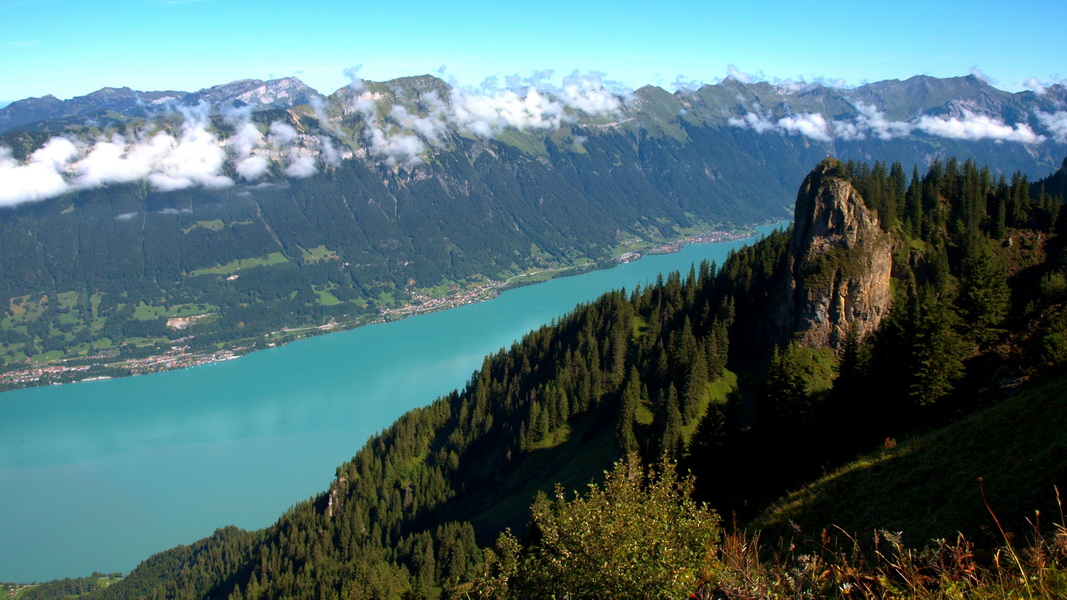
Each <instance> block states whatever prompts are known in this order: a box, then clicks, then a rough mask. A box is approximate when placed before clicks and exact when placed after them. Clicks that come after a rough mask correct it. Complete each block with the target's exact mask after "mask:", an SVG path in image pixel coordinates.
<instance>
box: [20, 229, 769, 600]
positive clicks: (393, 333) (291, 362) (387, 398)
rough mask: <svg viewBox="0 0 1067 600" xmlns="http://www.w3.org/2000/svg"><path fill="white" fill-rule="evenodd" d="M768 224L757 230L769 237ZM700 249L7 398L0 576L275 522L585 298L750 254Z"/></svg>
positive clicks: (51, 574)
mask: <svg viewBox="0 0 1067 600" xmlns="http://www.w3.org/2000/svg"><path fill="white" fill-rule="evenodd" d="M770 230H771V227H764V228H761V229H760V231H761V233H766V232H769V231H770ZM750 241H751V240H745V241H741V242H727V243H721V244H694V245H689V246H685V247H684V248H683V249H682V251H681V252H678V253H676V254H669V255H659V256H646V257H645V258H642V259H641V260H639V261H636V262H633V263H628V264H624V265H620V266H617V267H615V268H613V269H608V270H604V271H594V272H590V273H586V274H583V275H579V276H574V277H565V278H560V279H556V280H553V281H549V282H547V283H541V284H537V285H533V286H528V287H523V288H518V289H514V290H510V291H507V292H505V293H503V294H501V295H500V296H499V297H498V298H495V299H493V300H490V301H488V302H482V303H479V304H471V305H467V306H463V307H460V308H455V309H451V310H448V311H443V312H437V313H431V314H425V315H418V316H415V317H410V318H407V319H404V320H402V321H396V322H392V323H386V324H380V325H371V326H367V327H362V328H359V329H354V330H351V331H345V332H339V333H331V334H328V335H324V336H319V337H315V338H310V339H306V340H302V341H299V342H295V343H292V344H289V345H287V346H283V347H279V348H273V349H270V350H264V351H261V352H256V353H254V354H250V355H247V356H244V357H242V358H240V359H237V360H232V361H228V362H224V363H216V364H212V365H206V366H201V367H194V368H191V369H185V370H181V371H170V372H166V373H158V374H153V375H144V376H139V377H131V378H125V379H113V380H106V381H92V382H82V383H75V384H69V385H62V386H51V387H40V388H31V389H25V390H17V391H13V392H6V393H3V394H0V427H2V434H0V581H18V582H30V581H34V580H36V581H44V580H49V579H55V578H63V577H78V576H86V575H89V574H90V573H91V572H92V571H102V572H111V571H122V572H125V573H128V572H129V571H130V570H131V569H133V568H134V567H136V566H137V564H138V563H139V562H140V561H141V560H143V559H145V558H148V557H149V556H150V555H151V554H153V553H156V552H159V551H162V550H165V549H167V548H170V547H173V546H175V545H178V544H188V543H191V542H193V541H195V540H197V539H199V538H202V537H205V536H208V535H210V534H211V533H212V532H213V531H214V530H215V529H216V528H218V527H223V526H225V525H237V526H238V527H243V528H246V529H255V528H260V527H264V526H267V525H269V524H270V523H272V522H274V520H276V519H277V518H278V517H279V516H280V515H281V513H282V512H284V511H285V510H286V509H287V508H289V507H290V506H292V505H293V504H295V503H297V502H300V501H302V500H305V499H307V498H309V497H311V496H313V495H314V494H316V493H317V492H319V491H322V490H324V489H326V487H327V486H328V485H329V484H330V482H331V480H332V479H333V476H334V470H335V468H336V467H337V465H339V464H341V463H342V462H344V461H346V460H348V459H350V458H351V457H352V456H353V455H354V454H355V453H356V451H358V450H359V449H360V447H362V445H363V443H364V442H365V441H366V440H367V438H368V437H369V436H370V435H373V434H374V433H375V432H377V431H380V430H381V429H383V428H384V427H387V426H388V425H389V424H390V423H392V422H393V420H395V419H396V418H397V417H398V416H400V415H401V414H402V413H404V412H405V411H407V410H409V409H411V408H414V407H417V406H422V405H425V404H428V403H430V402H431V401H433V400H434V399H435V398H437V397H438V396H441V395H443V394H445V393H447V392H449V391H450V390H452V389H456V388H461V387H462V386H463V385H464V384H465V383H466V381H467V380H468V379H469V378H470V376H471V374H472V373H473V372H474V370H475V369H477V368H479V367H480V366H481V363H482V357H483V356H485V355H486V354H489V353H492V352H496V351H497V350H499V349H500V348H501V347H507V346H510V345H511V344H512V342H514V341H515V340H517V339H519V338H520V337H522V335H523V334H525V333H526V332H527V331H529V330H531V329H534V328H536V327H539V326H541V325H542V324H545V323H548V322H550V321H552V319H554V318H558V317H560V316H562V315H564V314H566V313H567V312H569V311H570V310H572V309H573V308H574V307H575V305H576V304H579V303H582V302H588V301H590V300H593V299H594V298H596V297H597V296H599V295H601V294H602V293H604V292H606V291H608V290H612V289H618V288H626V289H627V290H631V289H633V288H634V286H635V285H646V284H650V283H653V282H655V280H656V276H657V275H658V274H660V273H666V272H669V271H675V270H681V271H687V270H688V269H689V266H690V265H691V264H693V263H694V262H697V263H698V262H699V261H701V260H709V261H712V260H713V261H717V262H718V263H719V264H722V262H723V260H724V259H725V258H726V255H727V253H728V252H729V251H730V250H731V249H734V248H738V247H740V246H741V245H743V244H745V243H748V242H750Z"/></svg>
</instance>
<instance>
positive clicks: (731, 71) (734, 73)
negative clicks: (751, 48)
mask: <svg viewBox="0 0 1067 600" xmlns="http://www.w3.org/2000/svg"><path fill="white" fill-rule="evenodd" d="M726 76H727V77H728V78H730V79H734V80H735V81H738V82H741V83H752V81H753V76H752V75H749V74H747V73H742V72H741V69H738V68H737V67H736V66H735V65H726Z"/></svg>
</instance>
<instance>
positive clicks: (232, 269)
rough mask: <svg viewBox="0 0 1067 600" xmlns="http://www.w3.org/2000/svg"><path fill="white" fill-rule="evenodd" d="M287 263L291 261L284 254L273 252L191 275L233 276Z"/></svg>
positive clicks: (194, 272)
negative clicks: (245, 270)
mask: <svg viewBox="0 0 1067 600" xmlns="http://www.w3.org/2000/svg"><path fill="white" fill-rule="evenodd" d="M286 262H289V259H288V258H286V257H285V255H284V254H282V253H281V252H271V253H270V254H268V255H267V256H265V257H256V258H239V259H237V260H234V261H230V262H228V263H226V264H224V265H217V266H214V267H207V268H204V269H196V270H195V271H193V272H192V273H190V275H192V276H194V277H198V276H200V275H232V274H234V273H236V272H238V271H240V270H242V269H251V268H252V267H260V266H263V267H269V266H271V265H280V264H282V263H286Z"/></svg>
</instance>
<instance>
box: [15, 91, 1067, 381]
mask: <svg viewBox="0 0 1067 600" xmlns="http://www.w3.org/2000/svg"><path fill="white" fill-rule="evenodd" d="M1065 98H1067V90H1065V89H1064V88H1063V87H1062V86H1058V85H1054V86H1050V87H1048V88H1047V89H1046V90H1044V92H1043V93H1042V94H1036V93H1034V92H1021V93H1008V92H1004V91H1001V90H997V89H995V88H993V87H991V86H990V85H988V84H987V83H985V82H984V81H982V80H981V79H979V78H977V77H974V76H967V77H957V78H950V79H936V78H931V77H925V76H917V77H913V78H910V79H908V80H906V81H885V82H878V83H872V84H868V85H864V86H861V87H859V88H854V89H847V90H843V89H836V88H831V87H826V86H822V85H819V84H805V85H789V86H781V85H772V84H769V83H764V82H757V83H751V82H748V83H746V82H743V81H740V80H738V79H736V78H728V79H726V80H724V81H722V82H721V83H719V84H716V85H708V86H703V87H700V88H698V89H694V90H681V91H678V92H674V93H670V92H667V91H666V90H663V89H661V88H657V87H644V88H641V89H638V90H634V91H629V90H617V89H613V88H611V87H610V86H608V85H606V84H604V83H603V82H601V81H600V80H599V79H598V78H597V77H595V76H581V75H575V76H571V77H567V78H564V80H563V81H562V83H558V84H550V83H546V82H538V81H505V82H503V83H498V84H495V85H494V84H492V82H488V83H487V84H485V85H483V86H482V87H480V88H465V87H461V86H458V85H453V84H449V83H448V82H445V81H443V80H441V79H438V78H435V77H432V76H428V75H425V76H418V77H406V78H401V79H396V80H392V81H387V82H370V81H363V80H360V79H358V77H355V76H353V80H352V82H351V84H350V85H348V86H345V87H343V88H341V89H339V90H337V91H335V92H334V93H332V94H330V95H328V96H324V95H321V94H319V93H317V92H316V91H315V90H312V89H310V88H308V87H307V86H305V85H304V84H302V83H301V82H300V81H299V80H297V79H295V78H286V79H279V80H273V81H268V82H262V81H258V80H244V81H237V82H233V83H230V84H225V85H220V86H215V87H213V88H209V89H205V90H200V91H197V92H192V93H185V92H167V91H165V92H136V91H133V90H129V89H127V88H120V89H115V88H105V89H103V90H100V91H98V92H94V93H92V94H89V95H87V96H82V97H78V98H73V99H71V100H65V101H61V100H57V99H55V98H52V97H44V98H31V99H26V100H20V101H18V102H15V103H12V104H11V105H9V106H7V107H5V108H3V109H0V129H2V130H3V134H2V136H0V181H2V182H3V184H4V185H2V186H0V238H2V239H4V240H5V243H4V244H3V246H2V247H0V273H3V277H0V299H5V300H6V302H7V309H6V311H5V313H4V318H3V320H2V321H0V330H2V331H3V333H4V335H3V342H2V343H0V365H2V367H0V368H2V369H3V370H4V371H6V372H9V373H13V372H16V371H18V372H19V374H17V375H11V376H9V378H8V379H4V380H0V386H8V385H24V384H27V383H44V382H47V381H66V380H69V379H70V378H72V377H85V376H95V375H120V374H125V373H127V372H129V371H127V370H123V369H125V367H122V368H116V367H112V366H109V365H114V364H115V363H116V361H117V360H118V359H120V358H122V359H125V358H137V357H141V356H145V355H147V354H158V353H160V352H163V351H165V350H168V349H170V348H172V347H174V346H181V347H186V348H188V351H189V352H192V353H197V352H206V351H208V350H211V351H215V350H217V349H218V348H219V347H220V345H221V346H222V347H227V348H231V349H234V350H236V351H247V350H250V349H255V348H259V347H264V346H266V345H270V344H275V343H282V342H284V341H286V340H287V339H291V338H292V337H293V336H294V335H303V334H304V333H301V334H289V333H284V332H286V331H289V330H292V329H302V330H303V331H304V332H318V331H322V330H323V329H321V328H335V327H348V326H352V325H356V324H360V323H365V322H368V321H372V320H375V319H380V318H390V315H391V314H394V312H391V311H397V310H400V309H404V310H408V309H405V308H404V307H411V306H412V305H413V304H415V305H421V306H426V307H433V306H439V305H445V304H447V303H448V301H449V298H453V299H454V298H458V297H460V296H461V295H463V294H475V295H478V294H485V293H491V292H492V291H493V290H494V289H497V288H498V287H499V285H500V284H501V282H503V281H506V280H508V279H510V278H513V277H516V276H518V275H523V274H528V273H532V272H535V271H537V272H548V271H556V272H563V271H562V270H563V269H568V268H575V267H578V268H591V267H592V266H595V265H597V264H603V265H606V264H610V261H611V259H612V257H614V256H617V255H621V254H627V253H630V252H644V251H648V250H649V249H651V248H655V247H657V246H661V245H663V244H665V243H668V242H672V241H675V240H678V239H680V238H682V237H685V236H687V235H694V234H699V233H702V232H707V231H712V230H736V229H740V228H744V227H747V226H750V225H752V224H755V223H761V222H768V221H775V220H780V219H783V218H788V217H789V216H790V213H791V206H792V205H791V198H792V196H793V188H794V186H795V182H796V181H798V180H800V179H802V178H803V176H804V174H805V173H806V172H807V171H808V170H809V169H810V165H811V164H814V163H817V162H818V161H820V160H822V159H823V158H824V157H825V156H827V155H829V154H833V155H834V156H838V157H840V158H842V159H845V160H848V159H854V160H862V161H870V160H879V161H882V162H883V163H884V164H885V165H888V164H890V163H892V162H899V163H901V164H902V165H904V166H905V168H910V167H911V166H913V165H915V166H917V167H919V168H926V167H927V166H928V165H930V164H933V163H934V162H935V161H944V160H947V159H948V158H949V157H956V158H958V160H961V161H965V160H968V159H972V160H975V161H976V162H979V163H982V164H990V165H995V167H994V168H995V171H994V174H995V175H998V176H999V175H1008V174H1011V173H1013V172H1015V171H1018V172H1020V173H1021V174H1022V175H1024V176H1027V177H1030V178H1037V177H1045V176H1047V175H1049V174H1050V173H1052V172H1053V171H1054V170H1055V167H1056V166H1058V165H1059V164H1060V162H1061V161H1062V160H1063V157H1064V156H1067V137H1065V136H1067V103H1065ZM395 314H400V313H395ZM176 319H177V320H176ZM177 340H181V342H180V343H178V342H177ZM61 360H62V361H66V362H64V363H62V364H64V365H68V366H70V367H72V368H73V367H79V368H80V367H83V366H88V367H90V371H88V372H87V371H77V374H72V372H70V371H68V370H62V369H61V370H59V371H57V372H56V373H55V374H53V375H50V376H44V377H43V378H41V377H39V376H37V375H26V374H24V373H22V371H23V370H25V369H27V367H28V366H36V365H42V364H52V365H55V364H57V361H61ZM35 377H36V379H35Z"/></svg>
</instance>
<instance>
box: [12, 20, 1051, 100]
mask: <svg viewBox="0 0 1067 600" xmlns="http://www.w3.org/2000/svg"><path fill="white" fill-rule="evenodd" d="M0 10H2V13H0V14H2V15H3V17H2V18H0V102H6V101H12V100H17V99H21V98H26V97H30V96H43V95H45V94H53V95H55V96H57V97H59V98H70V97H72V96H77V95H82V94H87V93H89V92H92V91H94V90H96V89H99V88H101V87H104V86H113V87H119V86H130V87H133V88H134V89H139V90H163V89H176V90H183V91H194V90H197V89H200V88H204V87H209V86H211V85H215V84H219V83H226V82H229V81H232V80H235V79H242V78H258V79H269V78H276V77H284V76H289V75H295V76H297V77H300V78H301V79H302V80H304V81H305V82H306V83H308V84H309V85H311V86H312V87H314V88H316V89H318V90H319V91H321V92H324V93H329V92H332V91H334V90H336V89H337V88H339V87H342V86H343V85H345V84H346V83H347V81H348V80H347V78H346V77H345V75H344V70H345V69H346V67H350V66H353V65H357V64H358V65H362V70H361V74H362V76H363V77H365V78H367V79H373V80H383V79H390V78H393V77H399V76H403V75H418V74H423V73H437V72H438V71H439V69H440V68H441V67H442V66H443V67H444V69H445V70H444V73H445V75H446V77H451V78H454V79H456V80H458V81H459V82H460V83H462V84H466V85H477V84H479V83H481V81H482V80H483V79H485V78H486V77H489V76H492V75H500V76H506V75H511V74H518V75H522V76H529V75H531V74H532V73H534V72H536V71H541V70H545V69H551V70H554V71H555V73H556V75H557V76H561V75H564V74H569V73H571V72H572V71H575V70H578V71H581V72H587V71H599V72H602V73H603V74H604V76H605V79H608V80H615V81H619V82H621V83H622V84H624V85H625V86H627V87H631V88H636V87H640V86H641V85H644V84H656V85H661V86H663V87H666V88H668V89H673V85H672V84H673V82H675V80H676V79H677V78H678V77H679V76H682V77H683V78H685V79H688V80H696V81H705V82H708V83H712V82H715V81H718V80H720V79H722V78H723V77H724V76H726V75H727V73H728V70H729V69H730V68H731V65H733V66H734V67H736V68H737V69H739V70H740V71H741V72H743V73H747V74H750V75H755V76H756V78H758V79H767V80H775V79H783V80H784V79H791V80H794V81H797V80H805V81H812V80H827V81H834V80H839V81H842V82H843V83H845V84H846V85H850V86H854V85H859V84H862V83H864V82H866V81H878V80H882V79H905V78H907V77H910V76H912V75H917V74H928V75H933V76H937V77H949V76H957V75H966V74H968V73H970V72H972V71H974V70H975V69H977V70H978V72H980V73H982V74H983V76H984V77H986V78H987V79H988V80H989V81H990V83H992V84H994V85H995V86H996V87H999V88H1001V89H1006V90H1010V91H1018V90H1021V89H1023V88H1024V87H1026V82H1027V80H1029V79H1031V78H1036V80H1037V81H1039V82H1041V83H1043V84H1046V85H1047V84H1049V83H1054V82H1058V81H1061V80H1062V79H1067V65H1065V64H1064V62H1065V61H1064V49H1063V42H1064V39H1065V38H1064V32H1063V24H1064V23H1067V2H1063V1H1062V0H1047V1H1046V0H1020V1H1017V2H1013V3H1010V4H1007V3H1003V2H991V1H985V0H979V1H970V2H934V3H929V2H916V1H914V0H899V1H896V2H884V1H881V2H867V1H858V2H857V1H851V2H843V1H839V0H829V1H824V2H820V3H817V4H815V5H814V6H803V5H800V4H799V3H795V2H773V1H772V2H766V1H765V2H760V3H753V2H737V1H733V2H718V1H714V2H710V1H705V2H700V1H699V0H696V1H694V0H688V1H679V0H657V1H655V2H633V1H628V0H613V1H611V2H605V1H602V0H587V1H584V2H582V1H575V0H562V1H561V0H543V1H542V2H539V3H509V2H502V1H500V0H494V1H487V0H476V1H462V2H447V1H445V2H442V1H441V0H434V1H429V2H428V1H425V0H409V1H407V2H382V1H378V2H365V1H362V0H354V1H353V0H348V1H344V2H342V1H335V0H322V1H317V2H293V1H287V2H277V1H274V0H260V1H257V2H245V1H237V0H93V1H91V2H89V1H86V0H0Z"/></svg>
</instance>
